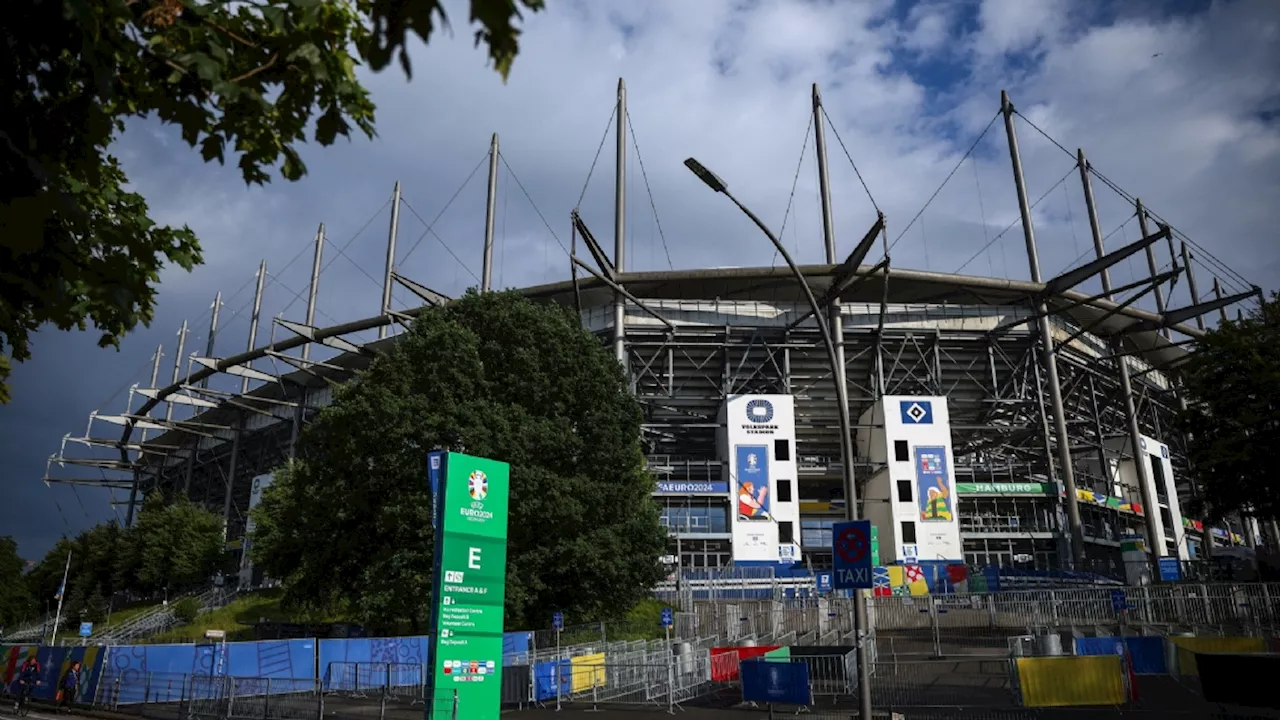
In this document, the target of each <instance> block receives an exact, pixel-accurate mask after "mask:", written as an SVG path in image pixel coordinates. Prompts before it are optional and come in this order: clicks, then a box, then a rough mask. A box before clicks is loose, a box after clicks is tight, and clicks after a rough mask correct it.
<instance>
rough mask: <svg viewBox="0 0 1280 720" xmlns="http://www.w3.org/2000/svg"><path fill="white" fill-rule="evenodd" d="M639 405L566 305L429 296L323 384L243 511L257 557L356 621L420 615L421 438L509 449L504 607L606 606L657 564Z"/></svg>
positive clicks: (496, 453) (528, 622)
mask: <svg viewBox="0 0 1280 720" xmlns="http://www.w3.org/2000/svg"><path fill="white" fill-rule="evenodd" d="M640 421H641V411H640V407H639V405H638V403H637V402H636V400H635V399H634V398H633V397H632V396H631V395H630V393H629V392H628V390H627V385H626V380H625V378H624V375H623V373H622V370H621V368H620V367H619V365H618V364H617V362H616V361H615V360H614V358H613V357H612V356H611V355H610V354H609V353H608V352H606V351H605V350H604V349H603V348H602V347H601V346H600V345H599V342H598V341H597V339H596V338H595V337H593V336H592V335H591V334H589V333H587V332H585V331H584V330H583V329H582V328H581V327H580V326H579V324H578V323H577V321H576V319H575V318H573V317H571V316H570V315H569V314H568V313H566V312H564V311H563V310H562V309H560V308H558V307H553V306H545V305H537V304H534V303H531V302H529V301H528V300H526V299H524V298H523V297H521V296H519V295H518V294H515V293H489V294H485V295H478V294H475V293H469V294H468V295H467V296H466V297H464V298H462V299H461V300H459V301H457V302H454V303H451V304H449V305H448V306H446V307H442V308H433V309H431V310H428V311H426V312H424V313H423V314H422V315H421V316H419V317H418V319H417V320H416V321H415V323H414V324H413V327H412V329H411V330H410V331H409V332H408V333H406V334H405V335H403V336H402V337H401V338H400V340H399V342H398V343H397V344H396V346H395V347H394V349H393V350H391V351H390V352H388V353H387V354H385V355H383V356H380V357H379V358H378V359H376V360H375V361H374V363H373V364H372V365H371V366H370V368H369V370H368V371H367V372H365V373H364V374H363V375H361V377H360V378H359V379H358V380H357V381H356V382H352V383H348V384H346V385H344V386H342V387H340V388H338V389H337V390H336V392H335V397H334V403H333V404H332V405H330V406H329V407H327V408H325V409H324V410H322V411H321V413H320V415H319V417H318V418H317V420H316V421H315V422H314V423H313V424H312V425H310V426H308V428H307V429H306V430H305V431H304V433H303V437H302V441H301V453H300V457H301V458H302V459H300V460H297V461H295V462H294V463H293V464H291V465H289V466H287V467H286V468H284V469H282V470H281V471H280V472H279V473H278V474H277V475H276V480H275V482H274V483H273V484H272V485H271V487H270V488H269V489H268V490H267V491H266V492H265V493H264V496H263V499H262V502H261V504H260V505H259V506H258V508H257V509H256V510H255V513H254V522H255V523H256V528H257V529H256V531H255V536H254V542H253V550H252V553H253V556H254V559H255V562H257V563H259V564H260V566H261V567H262V569H263V571H264V572H265V573H266V574H268V575H270V576H272V577H276V578H281V579H282V580H283V582H284V586H285V597H286V600H287V601H289V602H291V603H294V604H297V605H301V606H308V605H310V606H319V607H333V606H335V605H336V604H337V603H339V602H341V601H342V600H343V599H345V598H350V599H351V602H352V603H353V608H352V609H353V610H354V611H355V612H356V613H357V614H358V615H359V616H360V617H362V618H363V619H364V620H365V621H366V622H369V623H373V624H383V625H390V624H393V623H396V622H397V621H401V620H407V621H409V622H410V623H411V625H412V626H414V627H415V628H417V629H419V630H420V629H421V623H422V622H423V621H425V620H426V619H427V613H428V611H429V608H428V603H427V602H425V598H427V597H429V595H430V591H431V585H430V582H431V566H432V559H433V558H432V552H433V538H432V530H431V522H430V512H431V498H430V496H429V491H428V488H427V487H426V480H425V475H426V472H425V460H426V453H427V452H428V451H430V450H432V449H434V448H446V449H451V450H457V451H465V452H467V453H470V454H473V455H479V456H483V457H492V458H495V459H499V460H503V461H506V462H508V463H510V464H511V484H512V488H511V517H510V526H509V527H510V530H509V533H510V536H509V543H510V546H509V554H508V561H507V597H506V624H507V627H509V628H519V627H528V626H534V625H540V624H545V622H546V620H547V618H549V617H550V616H551V613H552V612H553V611H554V610H564V611H565V612H566V614H569V615H572V616H574V617H590V618H595V617H611V616H614V615H615V614H616V612H617V609H618V608H629V607H631V606H632V605H633V604H634V603H635V602H636V601H637V600H638V599H639V598H641V597H643V596H644V595H645V594H646V593H647V591H648V589H649V588H651V587H652V586H653V584H654V583H656V582H657V581H658V580H660V579H661V578H662V569H661V566H660V565H659V564H658V562H657V558H658V556H659V555H660V554H661V553H662V552H663V550H664V548H665V544H666V536H665V532H664V531H663V529H662V527H661V525H660V524H659V522H658V513H657V508H656V507H655V505H654V504H653V502H652V499H651V497H650V496H651V493H652V491H653V479H652V477H651V476H650V475H649V474H648V473H647V472H646V471H645V468H644V460H643V456H642V454H641V450H640Z"/></svg>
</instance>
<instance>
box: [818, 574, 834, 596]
mask: <svg viewBox="0 0 1280 720" xmlns="http://www.w3.org/2000/svg"><path fill="white" fill-rule="evenodd" d="M816 584H817V586H818V592H820V593H828V592H831V573H826V572H824V573H818V578H817V583H816Z"/></svg>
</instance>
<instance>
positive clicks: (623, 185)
mask: <svg viewBox="0 0 1280 720" xmlns="http://www.w3.org/2000/svg"><path fill="white" fill-rule="evenodd" d="M614 134H615V135H617V140H618V146H617V165H616V168H615V174H614V194H613V266H614V269H615V270H616V271H617V272H618V274H619V275H621V274H622V273H623V272H625V271H626V268H627V83H626V81H624V80H623V79H622V78H618V108H617V127H616V129H615V130H614ZM626 337H627V306H626V299H625V298H624V297H623V296H622V294H621V293H614V295H613V355H614V357H616V358H617V360H618V362H620V363H622V365H623V367H624V368H625V367H626V364H627V348H626V345H625V342H626Z"/></svg>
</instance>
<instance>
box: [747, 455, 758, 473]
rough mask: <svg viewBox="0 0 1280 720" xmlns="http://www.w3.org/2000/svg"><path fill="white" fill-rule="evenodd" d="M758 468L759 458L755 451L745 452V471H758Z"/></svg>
mask: <svg viewBox="0 0 1280 720" xmlns="http://www.w3.org/2000/svg"><path fill="white" fill-rule="evenodd" d="M759 470H760V458H758V457H757V456H756V454H755V453H747V472H758V471H759Z"/></svg>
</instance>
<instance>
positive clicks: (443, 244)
mask: <svg viewBox="0 0 1280 720" xmlns="http://www.w3.org/2000/svg"><path fill="white" fill-rule="evenodd" d="M498 157H502V154H501V153H499V154H498ZM400 202H402V203H404V206H405V207H407V208H409V212H411V213H413V216H414V217H416V218H418V222H420V223H422V224H423V225H427V221H426V220H423V219H422V216H421V215H419V214H418V211H417V210H414V209H413V206H412V205H410V204H409V201H408V200H405V199H404V198H403V197H402V198H400ZM450 202H452V200H451V201H450ZM442 212H443V211H442ZM427 233H431V235H433V236H434V237H435V239H436V240H438V241H440V246H441V247H443V248H444V250H445V252H447V253H449V255H450V256H451V257H452V258H453V259H454V260H456V261H457V262H458V265H460V266H462V269H463V270H466V271H467V274H468V275H470V276H471V277H472V278H473V279H475V281H476V282H480V277H479V276H478V275H476V274H475V273H473V272H471V268H469V267H467V264H466V263H464V262H462V258H460V257H458V254H457V253H455V252H454V251H453V248H451V247H449V243H447V242H445V241H444V238H442V237H440V234H439V233H437V232H436V231H435V230H433V229H432V228H431V226H430V225H427V230H426V232H424V233H423V235H426V234H427Z"/></svg>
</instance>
